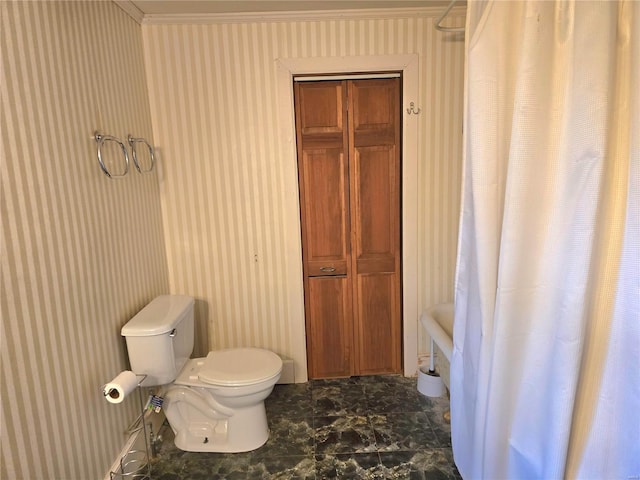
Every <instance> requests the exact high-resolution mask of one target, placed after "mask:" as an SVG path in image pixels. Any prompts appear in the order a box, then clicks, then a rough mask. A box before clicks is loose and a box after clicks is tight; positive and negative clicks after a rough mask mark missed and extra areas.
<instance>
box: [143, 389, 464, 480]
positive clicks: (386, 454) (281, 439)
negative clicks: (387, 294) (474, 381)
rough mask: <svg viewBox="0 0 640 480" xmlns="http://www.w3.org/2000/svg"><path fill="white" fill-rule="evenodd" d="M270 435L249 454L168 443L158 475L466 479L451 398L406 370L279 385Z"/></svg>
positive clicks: (155, 466) (270, 408)
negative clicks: (434, 394)
mask: <svg viewBox="0 0 640 480" xmlns="http://www.w3.org/2000/svg"><path fill="white" fill-rule="evenodd" d="M265 404H266V408H267V417H268V421H269V428H270V431H271V433H270V437H269V440H268V441H267V443H266V444H265V445H264V446H262V447H261V448H259V449H257V450H255V451H253V452H249V453H235V454H217V453H192V452H183V451H181V450H178V449H177V448H176V447H175V446H174V445H173V432H172V431H171V428H169V427H168V426H165V427H163V429H162V430H161V432H160V433H161V435H162V437H163V442H162V444H161V446H160V451H159V454H158V456H157V458H155V459H154V460H153V461H152V478H153V479H154V480H156V479H158V480H169V479H171V480H173V479H202V480H204V479H229V480H231V479H242V480H244V479H325V478H345V479H347V478H348V479H411V480H414V479H415V480H418V479H459V478H461V477H460V475H459V473H458V470H457V469H456V467H455V465H454V463H453V455H452V452H451V432H450V427H449V425H448V424H447V422H446V421H445V420H444V419H443V414H444V412H445V411H447V410H448V407H449V403H448V400H447V398H446V397H441V398H428V397H424V396H422V395H421V394H420V393H418V391H417V389H416V379H415V378H404V377H401V376H371V377H352V378H347V379H339V380H313V381H311V382H309V383H305V384H295V385H276V387H275V389H274V391H273V393H272V394H271V395H270V396H269V398H268V399H267V401H266V402H265Z"/></svg>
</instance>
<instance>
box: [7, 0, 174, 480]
mask: <svg viewBox="0 0 640 480" xmlns="http://www.w3.org/2000/svg"><path fill="white" fill-rule="evenodd" d="M0 9H1V10H0V11H1V17H2V20H1V22H2V24H1V27H0V30H1V31H2V33H1V35H2V40H1V43H2V81H1V82H0V85H1V87H0V88H1V93H2V108H1V115H2V117H1V121H0V123H1V128H2V159H1V167H0V168H1V182H2V192H1V197H0V200H1V203H0V208H1V211H0V215H1V219H2V220H1V222H2V223H1V225H2V239H1V242H2V253H1V255H2V256H1V268H2V279H1V291H0V293H1V295H0V302H1V311H2V347H1V355H2V377H1V387H2V419H1V421H0V424H1V425H2V433H1V435H2V437H1V441H2V460H1V467H0V477H1V478H3V479H14V478H20V479H52V478H59V479H90V478H102V477H103V476H104V475H105V473H106V472H107V470H108V468H109V467H110V466H111V463H112V461H113V460H114V459H115V458H116V456H117V453H118V452H119V451H120V449H121V447H122V446H123V444H124V442H125V437H124V435H123V431H124V430H125V428H126V427H127V426H128V425H129V423H130V422H131V421H132V420H133V419H134V418H135V417H136V415H137V413H136V411H135V410H136V405H137V404H136V402H134V401H133V400H134V399H131V398H130V399H126V400H125V402H124V403H123V404H121V405H117V406H116V405H109V404H107V403H106V402H105V401H104V400H103V397H102V393H101V386H102V384H103V383H105V382H106V381H108V380H110V379H111V378H113V377H114V376H115V375H116V374H117V373H118V372H119V371H121V370H123V369H124V368H126V360H125V348H124V343H123V341H122V339H121V337H120V327H121V326H122V325H123V324H124V323H125V322H126V321H127V319H128V318H130V316H131V315H133V314H134V313H135V312H136V311H137V310H139V309H140V308H141V307H142V306H143V305H144V304H145V303H146V302H147V301H149V300H150V299H151V298H152V297H154V296H155V295H157V294H159V293H164V292H167V291H168V288H169V284H168V273H167V267H166V256H165V246H164V241H163V233H162V220H161V213H160V203H159V202H160V197H159V187H158V177H157V174H156V173H154V174H152V175H145V176H143V175H140V174H138V173H137V172H130V173H129V175H128V176H126V177H125V178H123V179H120V180H117V181H116V180H110V179H108V178H107V177H106V176H105V175H103V174H102V173H101V171H100V169H99V168H98V163H97V160H96V152H95V149H96V143H95V141H94V140H92V138H91V135H92V132H93V131H94V130H95V129H97V128H99V129H101V130H102V131H103V132H105V133H109V134H113V135H116V136H118V137H121V138H126V135H127V133H132V134H134V135H139V136H144V137H147V138H149V139H152V129H151V120H150V111H149V104H148V95H147V86H146V80H145V72H144V66H143V55H142V39H141V27H140V25H138V24H136V23H135V22H134V21H133V20H132V19H131V18H129V17H128V16H127V15H126V14H125V13H124V12H122V11H121V10H120V9H119V8H118V7H117V6H115V5H114V4H112V3H111V2H43V3H35V2H2V3H1V5H0Z"/></svg>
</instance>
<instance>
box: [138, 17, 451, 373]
mask: <svg viewBox="0 0 640 480" xmlns="http://www.w3.org/2000/svg"><path fill="white" fill-rule="evenodd" d="M440 13H441V11H440V9H435V10H434V9H431V8H425V9H422V10H412V11H411V12H408V13H406V14H404V15H403V14H397V13H395V12H394V14H393V15H389V16H388V17H385V16H384V13H379V14H378V16H373V17H372V15H371V14H368V15H367V16H366V17H365V16H364V15H363V16H362V17H361V18H359V17H358V16H357V15H355V14H350V15H349V16H348V17H344V16H343V15H338V14H336V15H334V17H335V18H332V17H331V15H330V14H326V13H324V14H322V16H321V17H318V18H317V19H312V18H300V19H296V18H294V17H293V16H287V17H285V18H282V19H279V20H267V19H257V18H254V17H252V18H248V19H246V20H242V19H239V20H238V19H236V20H234V19H228V18H226V19H218V20H215V19H213V20H212V21H209V22H207V19H202V20H200V21H199V22H198V23H197V24H195V23H191V24H179V23H173V24H172V23H171V21H170V20H168V21H166V22H164V23H159V22H158V23H156V22H155V21H154V19H151V22H150V23H144V24H143V38H144V45H145V48H144V50H145V65H146V71H147V78H148V85H149V95H150V103H151V111H152V121H153V129H154V134H155V137H156V138H158V139H160V141H159V143H160V144H161V147H162V151H161V154H162V177H161V196H162V205H163V218H164V227H165V241H166V243H167V257H168V262H169V281H170V284H171V291H172V292H175V293H188V294H192V295H195V296H196V297H197V298H198V300H199V301H198V303H197V321H198V323H197V333H198V344H197V345H198V346H197V350H198V352H199V353H204V352H206V351H207V350H209V348H221V347H234V346H241V345H252V346H260V347H265V348H270V349H272V350H274V351H276V352H278V353H280V354H283V355H286V356H290V357H292V358H294V360H295V361H296V367H297V373H296V374H297V375H298V378H304V377H305V376H306V372H305V371H304V369H305V368H306V364H305V359H304V356H303V355H300V354H299V353H298V352H300V351H301V349H302V351H303V350H304V349H303V347H301V346H300V345H303V344H304V336H303V334H297V333H296V332H303V331H304V328H303V325H304V318H303V316H302V315H301V311H300V310H299V309H292V308H291V305H292V304H300V305H301V303H302V299H301V298H295V297H298V296H299V295H298V292H300V291H301V285H302V278H301V276H299V275H297V274H292V273H290V272H291V270H290V269H288V268H287V262H301V260H300V259H299V249H298V248H293V249H292V248H290V246H291V245H292V244H293V245H294V246H295V245H296V242H299V235H300V233H299V231H298V230H297V229H296V228H295V227H296V224H297V222H298V218H297V210H296V209H291V208H289V207H290V206H291V203H295V202H297V183H296V181H295V176H292V175H290V174H289V173H290V172H291V168H292V165H295V157H292V156H291V154H290V153H291V152H290V149H289V148H288V146H287V145H286V141H285V140H283V136H282V134H281V128H280V127H281V126H280V125H279V120H280V117H279V115H280V111H281V109H282V108H283V102H285V103H284V108H285V109H286V108H290V105H287V104H286V99H284V98H279V97H278V87H279V85H278V61H279V60H282V59H314V58H315V59H326V58H329V57H342V56H350V57H365V56H380V55H387V56H390V55H407V54H417V55H418V57H419V70H420V71H419V96H418V99H417V100H418V105H417V106H418V107H420V108H421V109H422V110H421V114H420V115H418V117H417V121H418V123H419V127H418V130H419V136H418V137H419V138H418V152H419V165H418V177H419V178H418V183H419V188H420V192H419V194H418V199H417V202H418V205H417V210H418V218H419V221H418V223H419V225H418V239H417V241H418V244H419V249H418V250H419V251H418V255H417V256H418V258H415V259H411V261H412V262H415V263H416V264H417V265H418V269H419V271H418V274H417V278H416V279H413V280H412V281H413V282H417V286H415V285H413V286H411V287H414V288H417V291H418V300H417V302H418V311H420V310H422V309H423V308H425V307H428V306H430V305H431V304H433V303H437V302H441V301H450V300H451V299H452V298H453V277H454V266H455V252H456V237H457V222H458V211H459V184H460V175H461V151H462V147H461V138H462V103H463V102H462V92H463V89H462V86H463V63H464V49H463V46H464V45H463V43H464V42H463V39H462V36H456V35H451V34H443V33H441V32H438V31H436V30H435V29H434V28H433V20H434V18H436V17H437V16H438V15H439V14H440ZM309 15H312V14H309ZM448 21H450V22H452V24H457V25H458V26H460V25H463V24H464V12H460V11H458V12H457V13H454V14H452V15H451V18H450V19H449V20H448ZM290 115H293V112H292V110H290ZM291 212H293V214H292V213H291ZM292 239H295V241H292ZM291 256H293V257H294V258H291ZM293 271H294V272H295V269H294V270H293ZM405 288H407V285H405ZM292 296H293V297H294V298H293V301H292V299H291V297H292ZM416 317H417V316H416ZM409 321H412V322H415V323H414V324H413V327H414V328H415V330H416V331H417V332H418V335H419V347H418V350H419V351H421V352H424V351H426V349H427V348H428V345H426V342H425V338H424V336H423V334H422V332H421V329H418V328H417V327H416V323H417V321H418V320H417V318H415V319H410V320H409Z"/></svg>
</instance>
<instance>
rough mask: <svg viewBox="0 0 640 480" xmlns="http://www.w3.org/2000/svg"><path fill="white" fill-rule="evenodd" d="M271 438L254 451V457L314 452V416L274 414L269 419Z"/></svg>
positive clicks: (301, 454) (297, 454) (311, 453)
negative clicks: (300, 416) (297, 416)
mask: <svg viewBox="0 0 640 480" xmlns="http://www.w3.org/2000/svg"><path fill="white" fill-rule="evenodd" d="M268 422H269V439H268V440H267V443H265V444H264V445H263V446H262V447H260V448H258V449H257V450H254V451H253V454H254V457H256V458H266V457H278V456H304V455H307V456H309V455H313V453H314V429H313V418H312V417H307V418H295V417H294V418H289V417H283V416H273V417H271V418H269V419H268Z"/></svg>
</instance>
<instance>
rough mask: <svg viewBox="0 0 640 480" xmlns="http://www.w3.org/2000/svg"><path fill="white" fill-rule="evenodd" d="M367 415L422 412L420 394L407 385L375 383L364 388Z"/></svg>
mask: <svg viewBox="0 0 640 480" xmlns="http://www.w3.org/2000/svg"><path fill="white" fill-rule="evenodd" d="M365 394H366V397H367V406H368V408H369V413H398V412H419V411H422V410H424V405H423V402H422V399H421V395H420V393H418V391H417V389H416V388H415V386H413V385H411V384H407V383H400V382H396V383H375V384H370V385H366V386H365Z"/></svg>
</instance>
